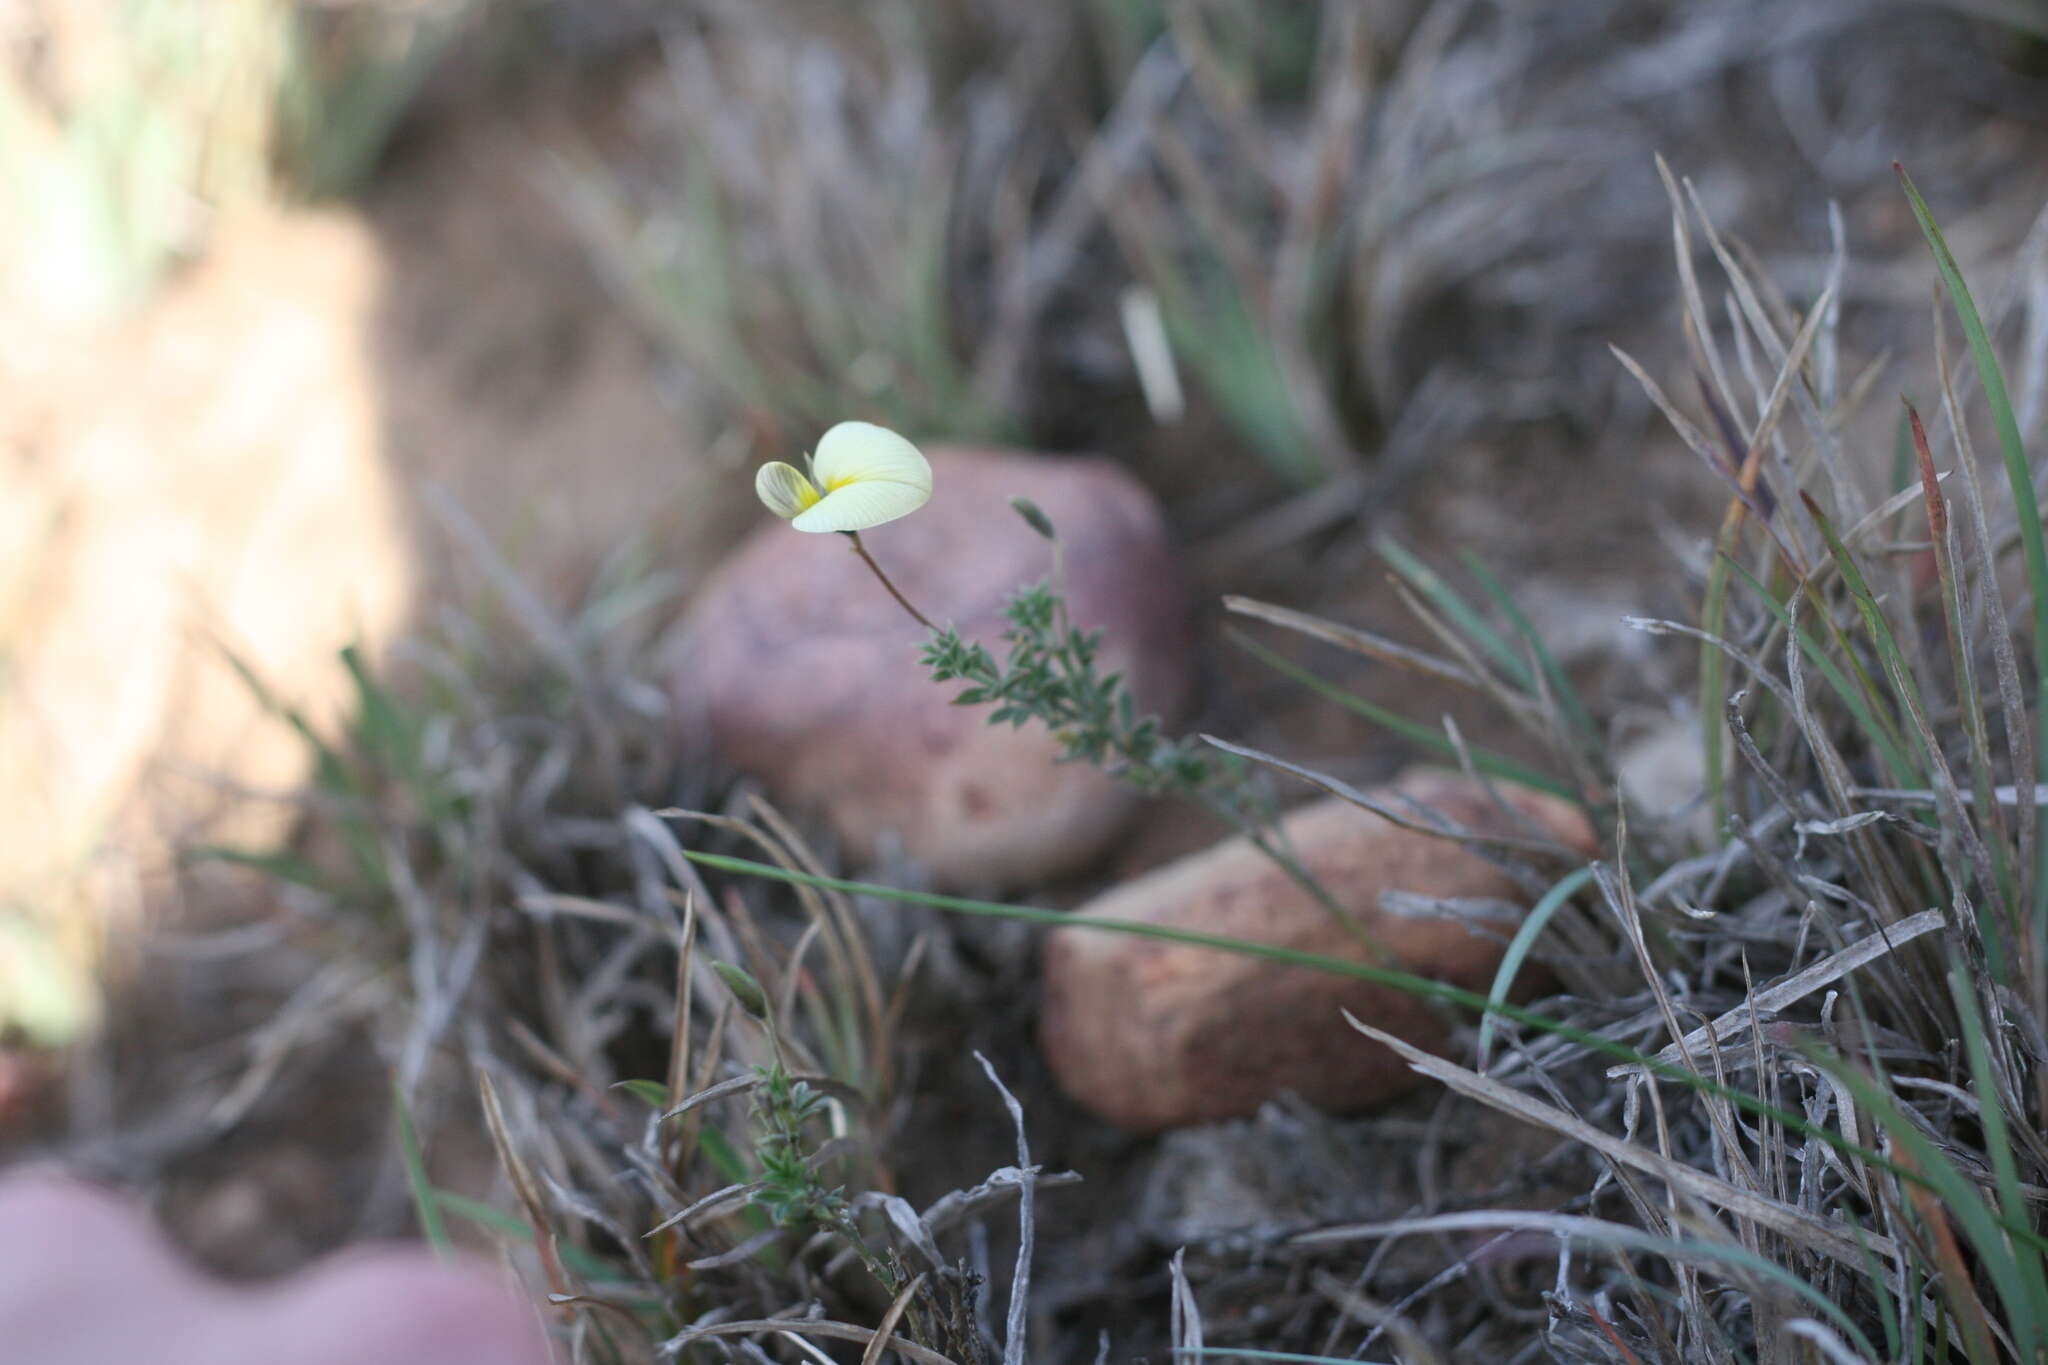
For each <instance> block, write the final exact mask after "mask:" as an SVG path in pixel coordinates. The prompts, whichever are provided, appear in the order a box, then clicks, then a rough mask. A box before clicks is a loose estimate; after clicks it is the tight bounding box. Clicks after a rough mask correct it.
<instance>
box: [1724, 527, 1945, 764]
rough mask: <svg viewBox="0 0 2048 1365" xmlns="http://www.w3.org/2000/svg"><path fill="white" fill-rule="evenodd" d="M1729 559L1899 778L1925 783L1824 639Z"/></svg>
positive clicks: (1901, 743) (1893, 731) (1896, 736)
mask: <svg viewBox="0 0 2048 1365" xmlns="http://www.w3.org/2000/svg"><path fill="white" fill-rule="evenodd" d="M1725 562H1726V563H1727V564H1728V567H1729V569H1730V570H1731V571H1732V572H1734V573H1735V574H1736V575H1737V576H1739V577H1740V578H1741V579H1742V581H1743V582H1744V583H1746V584H1748V585H1749V587H1750V589H1751V590H1752V591H1754V592H1755V594H1756V598H1757V601H1758V602H1760V603H1762V604H1763V607H1764V610H1766V611H1768V612H1769V613H1770V614H1771V615H1772V616H1774V617H1776V618H1777V621H1778V624H1779V625H1781V626H1783V627H1784V628H1785V629H1786V630H1787V631H1789V632H1791V634H1792V635H1793V637H1794V638H1795V639H1796V640H1797V641H1798V643H1799V648H1800V651H1801V652H1802V653H1804V654H1805V655H1806V657H1807V660H1808V662H1810V663H1812V665H1813V666H1814V668H1815V669H1816V670H1817V671H1818V672H1819V673H1820V675H1821V677H1823V678H1825V679H1826V680H1827V684H1828V686H1829V688H1831V689H1832V690H1833V691H1834V694H1835V696H1836V697H1838V698H1840V700H1841V702H1842V705H1844V706H1846V707H1848V708H1849V714H1850V715H1852V716H1854V717H1855V718H1856V723H1857V724H1858V725H1860V726H1862V727H1863V733H1865V734H1867V735H1869V736H1870V737H1871V740H1872V741H1873V742H1874V743H1875V744H1876V745H1877V747H1878V748H1879V749H1880V750H1881V751H1882V752H1883V754H1884V758H1885V762H1886V763H1887V764H1889V765H1890V766H1891V768H1892V771H1893V772H1895V773H1898V774H1899V775H1900V777H1899V780H1900V782H1901V784H1902V785H1906V786H1922V785H1925V774H1924V773H1923V772H1922V771H1921V768H1920V765H1919V764H1918V763H1915V762H1912V761H1911V760H1910V759H1908V757H1907V756H1906V750H1905V745H1904V741H1903V740H1902V739H1901V738H1900V736H1899V733H1898V731H1897V729H1896V728H1895V727H1893V726H1892V725H1891V723H1890V721H1889V720H1888V719H1887V718H1886V717H1884V716H1882V715H1880V714H1879V713H1878V712H1877V711H1875V710H1873V709H1872V708H1871V705H1870V701H1869V699H1868V698H1867V697H1866V695H1865V694H1864V693H1863V692H1862V691H1861V690H1860V689H1858V688H1857V687H1855V686H1854V685H1853V684H1851V683H1850V681H1849V678H1848V676H1847V675H1846V674H1844V673H1843V672H1842V670H1841V669H1840V668H1839V667H1837V666H1836V664H1835V661H1834V660H1833V659H1832V658H1830V657H1829V656H1828V653H1827V651H1826V650H1825V649H1823V648H1822V647H1821V645H1820V642H1819V641H1818V640H1816V639H1814V638H1813V636H1812V635H1810V634H1808V633H1807V632H1806V631H1803V630H1794V629H1793V626H1792V613H1791V612H1789V611H1787V610H1786V609H1785V605H1784V603H1782V602H1780V601H1778V599H1777V598H1775V597H1773V596H1772V595H1771V593H1770V590H1769V589H1767V588H1765V587H1764V585H1763V584H1762V583H1760V582H1758V581H1757V578H1756V575H1754V574H1752V573H1750V572H1749V570H1747V569H1745V568H1743V567H1742V566H1741V565H1740V564H1737V563H1735V562H1734V561H1733V560H1727V561H1725Z"/></svg>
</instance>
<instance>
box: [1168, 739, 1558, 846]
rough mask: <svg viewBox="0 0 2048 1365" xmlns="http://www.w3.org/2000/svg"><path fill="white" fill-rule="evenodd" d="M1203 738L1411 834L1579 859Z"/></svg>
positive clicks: (1259, 751)
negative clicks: (1415, 812) (1426, 815)
mask: <svg viewBox="0 0 2048 1365" xmlns="http://www.w3.org/2000/svg"><path fill="white" fill-rule="evenodd" d="M1201 738H1202V742H1203V743H1204V744H1208V745H1210V746H1212V747H1214V748H1217V749H1221V750H1223V752H1225V753H1227V754H1236V755H1237V756H1238V757H1239V758H1243V759H1248V760H1250V761H1251V762H1253V763H1257V764H1260V765H1262V766H1264V767H1268V768H1272V769H1274V770H1275V771H1277V772H1283V773H1286V774H1288V775H1289V776H1290V777H1298V778H1300V779H1301V780H1302V781H1304V782H1307V783H1309V784H1310V785H1312V786H1316V787H1320V788H1322V789H1323V790H1324V791H1326V792H1328V793H1329V794H1330V795H1332V796H1335V797H1340V798H1342V799H1343V800H1346V801H1349V802H1350V803H1351V804H1352V805H1354V806H1357V807H1358V808H1359V809H1360V810H1366V811H1371V812H1372V813H1373V814H1374V815H1377V816H1379V817H1380V818H1381V819H1382V820H1385V821H1387V822H1388V823H1390V824H1393V825H1396V826H1398V827H1400V828H1401V829H1405V830H1408V831H1410V832H1411V833H1415V834H1426V835H1428V836H1430V837H1431V838H1433V839H1446V840H1449V841H1450V842H1452V843H1455V844H1485V845H1488V846H1490V847H1493V848H1507V849H1515V850H1518V851H1520V852H1523V853H1540V854H1547V855H1553V856H1559V855H1561V856H1567V857H1574V858H1575V857H1577V855H1576V854H1574V853H1573V852H1572V851H1571V850H1570V849H1568V848H1566V847H1565V846H1564V845H1563V844H1560V843H1558V842H1557V841H1555V840H1553V839H1522V838H1518V837H1516V836H1514V835H1512V834H1479V833H1475V832H1474V831H1471V830H1468V829H1465V828H1464V827H1463V826H1461V825H1459V824H1458V823H1457V822H1456V821H1454V820H1451V819H1450V818H1449V817H1447V816H1443V815H1440V814H1437V813H1436V812H1434V811H1432V812H1430V813H1431V814H1432V815H1436V818H1437V819H1438V820H1439V821H1441V823H1440V824H1435V825H1428V824H1423V823H1420V822H1419V821H1416V820H1413V819H1411V818H1409V817H1408V816H1405V815H1402V814H1400V813H1399V812H1397V811H1395V810H1393V809H1391V808H1390V807H1388V806H1387V804H1386V803H1385V802H1383V801H1375V800H1374V799H1373V798H1372V797H1370V796H1367V795H1366V794H1365V793H1364V792H1362V791H1360V790H1358V788H1356V787H1354V786H1352V785H1351V784H1350V783H1348V782H1345V781H1343V780H1342V779H1340V778H1335V777H1331V776H1330V775H1329V774H1328V773H1319V772H1317V771H1316V770H1315V769H1313V768H1304V767H1303V766H1301V765H1300V764H1299V763H1290V762H1289V761H1288V760H1286V759H1284V758H1281V757H1280V756H1279V755H1278V754H1269V753H1267V752H1265V751H1264V750H1263V749H1253V748H1249V747H1247V746H1245V745H1242V744H1233V743H1231V742H1230V741H1229V740H1227V739H1218V738H1217V737H1216V736H1215V735H1203V736H1202V737H1201Z"/></svg>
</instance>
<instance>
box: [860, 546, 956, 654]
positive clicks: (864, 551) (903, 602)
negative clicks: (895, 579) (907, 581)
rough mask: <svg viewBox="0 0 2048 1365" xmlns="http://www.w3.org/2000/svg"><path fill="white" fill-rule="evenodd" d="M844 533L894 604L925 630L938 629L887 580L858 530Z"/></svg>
mask: <svg viewBox="0 0 2048 1365" xmlns="http://www.w3.org/2000/svg"><path fill="white" fill-rule="evenodd" d="M845 534H846V539H847V540H848V541H849V542H850V543H851V544H852V545H853V552H854V553H855V554H857V555H859V556H860V558H861V563H863V564H865V565H867V566H868V568H869V569H870V570H872V571H873V572H874V575H875V577H876V578H878V579H880V580H881V582H882V586H883V587H885V588H887V589H888V590H889V596H891V597H893V598H895V599H896V605H897V606H899V607H901V608H903V610H905V611H907V612H909V613H910V615H911V619H913V620H915V621H916V622H917V623H918V624H919V625H921V626H923V627H924V628H925V629H926V630H930V631H936V630H938V627H937V626H935V625H933V624H932V623H931V618H930V617H928V616H926V615H925V614H924V613H923V612H921V611H919V610H918V609H917V608H916V607H913V606H911V605H910V599H909V598H907V597H905V596H904V595H903V594H902V593H901V592H900V591H898V590H897V587H896V585H895V584H894V583H891V582H890V581H889V575H887V574H885V573H883V572H882V566H881V565H879V564H877V563H875V557H874V556H873V555H871V554H869V553H868V547H867V546H865V545H863V544H861V543H860V532H858V531H848V532H846V533H845Z"/></svg>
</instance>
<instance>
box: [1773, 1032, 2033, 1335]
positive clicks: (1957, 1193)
mask: <svg viewBox="0 0 2048 1365" xmlns="http://www.w3.org/2000/svg"><path fill="white" fill-rule="evenodd" d="M1802 1050H1803V1051H1805V1052H1806V1055H1807V1056H1808V1057H1809V1058H1811V1059H1812V1061H1813V1063H1814V1065H1816V1066H1818V1067H1820V1068H1821V1069H1822V1070H1823V1071H1825V1072H1827V1073H1828V1075H1830V1076H1831V1077H1833V1078H1834V1079H1835V1081H1836V1082H1838V1083H1839V1084H1840V1085H1841V1086H1842V1088H1843V1089H1845V1090H1847V1091H1848V1092H1849V1093H1850V1095H1851V1096H1852V1097H1853V1098H1854V1099H1855V1101H1856V1103H1857V1104H1858V1105H1860V1106H1862V1107H1863V1108H1865V1109H1867V1110H1868V1111H1869V1112H1870V1114H1871V1116H1872V1117H1873V1118H1875V1119H1876V1120H1877V1122H1878V1123H1879V1124H1881V1125H1882V1126H1883V1127H1884V1129H1885V1131H1886V1132H1887V1133H1889V1134H1890V1136H1891V1139H1892V1141H1893V1142H1895V1143H1897V1144H1898V1145H1899V1146H1900V1147H1902V1148H1904V1149H1905V1151H1906V1153H1907V1154H1908V1156H1910V1157H1911V1158H1912V1160H1913V1162H1914V1164H1915V1165H1916V1166H1917V1167H1918V1169H1917V1170H1916V1171H1915V1172H1914V1173H1913V1178H1914V1179H1915V1181H1916V1183H1919V1184H1922V1185H1925V1186H1926V1187H1927V1188H1929V1189H1931V1190H1933V1191H1934V1193H1935V1195H1936V1197H1938V1198H1939V1199H1940V1200H1941V1202H1942V1204H1943V1205H1944V1206H1945V1207H1946V1209H1947V1211H1948V1213H1949V1215H1950V1216H1951V1217H1953V1218H1954V1219H1955V1220H1956V1222H1957V1223H1959V1224H1960V1225H1961V1227H1962V1230H1963V1234H1964V1236H1965V1237H1967V1238H1968V1239H1969V1241H1970V1244H1971V1245H1972V1247H1974V1248H1975V1250H1976V1252H1977V1256H1978V1261H1979V1264H1980V1266H1981V1267H1982V1269H1983V1272H1984V1273H1985V1274H1986V1275H1987V1276H1988V1277H1989V1278H1990V1280H1991V1283H1992V1285H1993V1287H1995V1288H1996V1289H1997V1291H1998V1297H1999V1299H2000V1301H2001V1303H2002V1304H2003V1306H2004V1308H2005V1311H2006V1314H2007V1316H2008V1321H2009V1325H2010V1327H2011V1330H2012V1333H2013V1336H2014V1337H2015V1339H2017V1340H2019V1341H2022V1342H2028V1343H2038V1342H2040V1341H2041V1340H2042V1337H2041V1335H2040V1332H2041V1318H2040V1310H2041V1308H2042V1305H2041V1304H2040V1303H2038V1302H2037V1301H2034V1300H2030V1299H2029V1298H2028V1296H2027V1285H2026V1282H2025V1280H2024V1277H2023V1275H2022V1273H2021V1271H2020V1268H2019V1265H2018V1263H2017V1258H2016V1255H2015V1252H2014V1249H2013V1248H2012V1247H2010V1246H2008V1245H2007V1240H2006V1236H2004V1235H2001V1234H2010V1235H2011V1236H2012V1237H2013V1238H2014V1239H2015V1240H2017V1241H2023V1242H2030V1243H2033V1244H2036V1245H2038V1244H2039V1243H2040V1242H2041V1238H2040V1237H2039V1235H2038V1234H2035V1233H2033V1232H2032V1231H2031V1229H2027V1228H2024V1227H2020V1228H2015V1227H2014V1226H2013V1224H2012V1223H2011V1221H2010V1220H2008V1219H2005V1218H2001V1217H2000V1216H1999V1215H1998V1214H1997V1213H1996V1212H1994V1211H1993V1209H1992V1208H1991V1206H1990V1205H1989V1204H1987V1203H1985V1201H1984V1197H1983V1196H1982V1195H1981V1194H1979V1193H1978V1190H1977V1185H1976V1182H1975V1181H1973V1180H1971V1179H1970V1178H1969V1177H1968V1176H1966V1175H1964V1174H1963V1173H1962V1172H1961V1171H1960V1170H1958V1169H1956V1166H1955V1164H1954V1163H1953V1162H1951V1161H1950V1160H1949V1159H1948V1156H1947V1154H1946V1153H1945V1152H1943V1151H1942V1149H1941V1148H1940V1147H1939V1146H1937V1145H1936V1144H1935V1143H1934V1142H1933V1141H1932V1140H1930V1139H1929V1138H1928V1137H1927V1135H1926V1134H1925V1133H1923V1132H1922V1131H1921V1129H1920V1126H1919V1125H1918V1124H1916V1123H1915V1122H1914V1121H1913V1120H1912V1119H1910V1118H1908V1117H1907V1116H1906V1115H1905V1114H1903V1113H1901V1112H1900V1110H1899V1106H1898V1102H1897V1101H1896V1100H1895V1099H1894V1098H1893V1096H1892V1094H1891V1092H1890V1091H1888V1090H1886V1089H1885V1088H1884V1087H1882V1086H1880V1085H1878V1084H1877V1082H1875V1081H1874V1080H1872V1079H1871V1078H1870V1077H1869V1076H1868V1075H1866V1074H1864V1073H1863V1072H1862V1071H1860V1070H1858V1069H1856V1068H1855V1067H1852V1066H1849V1065H1847V1064H1846V1063H1844V1062H1843V1061H1842V1060H1841V1059H1840V1058H1838V1057H1834V1056H1832V1055H1830V1054H1828V1053H1825V1052H1823V1051H1820V1050H1819V1049H1802Z"/></svg>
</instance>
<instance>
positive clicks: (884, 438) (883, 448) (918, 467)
mask: <svg viewBox="0 0 2048 1365" xmlns="http://www.w3.org/2000/svg"><path fill="white" fill-rule="evenodd" d="M811 472H812V473H813V474H815V475H816V476H817V479H818V486H819V487H820V488H822V489H823V490H824V491H825V492H826V493H828V494H829V493H834V492H837V491H838V490H839V489H841V488H844V487H846V486H848V485H850V484H856V483H893V484H903V485H904V486H906V487H910V488H915V489H918V490H920V491H921V492H923V494H924V495H925V497H930V496H931V491H932V467H931V465H930V464H929V463H927V462H926V460H925V458H924V456H923V455H922V454H920V453H919V452H918V449H917V447H916V446H914V445H912V444H911V443H910V442H908V441H906V440H904V439H903V438H902V437H901V436H898V435H897V434H896V433H895V432H893V431H891V430H889V429H888V428H887V427H878V426H876V425H875V424H874V423H873V422H841V423H840V424H839V425H838V426H835V427H833V428H832V429H831V430H830V431H828V432H826V433H825V434H824V435H823V436H821V437H820V438H819V439H818V453H817V455H816V456H815V457H813V459H812V460H811ZM922 500H923V499H919V501H920V502H921V501H922ZM912 506H916V504H915V503H913V504H912ZM903 510H904V511H905V512H907V511H909V510H910V508H908V507H906V508H904V509H903ZM895 515H896V516H899V517H900V516H902V515H903V512H897V513H895Z"/></svg>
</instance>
